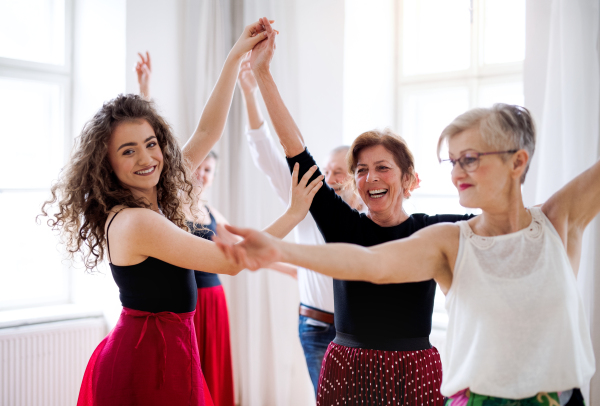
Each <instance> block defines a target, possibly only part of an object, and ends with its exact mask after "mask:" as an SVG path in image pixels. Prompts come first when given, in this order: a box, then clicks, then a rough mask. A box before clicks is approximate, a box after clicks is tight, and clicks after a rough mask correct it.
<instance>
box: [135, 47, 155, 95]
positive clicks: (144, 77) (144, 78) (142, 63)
mask: <svg viewBox="0 0 600 406" xmlns="http://www.w3.org/2000/svg"><path fill="white" fill-rule="evenodd" d="M138 56H139V57H140V60H139V61H137V63H136V64H135V73H136V75H137V81H138V86H139V88H140V95H141V96H142V97H143V98H144V99H146V100H150V79H151V78H152V60H151V59H150V53H149V52H148V51H146V57H144V55H142V54H141V53H139V52H138Z"/></svg>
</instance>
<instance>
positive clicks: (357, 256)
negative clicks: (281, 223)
mask: <svg viewBox="0 0 600 406" xmlns="http://www.w3.org/2000/svg"><path fill="white" fill-rule="evenodd" d="M227 228H228V229H229V231H231V232H232V233H234V234H238V235H240V236H242V237H244V241H242V242H241V243H239V244H236V245H228V244H224V243H223V242H222V241H220V240H216V241H215V242H217V245H218V246H219V248H220V249H221V250H222V251H223V252H224V253H225V255H226V256H227V257H228V258H229V259H230V260H231V261H232V262H233V263H235V264H238V265H243V266H244V267H246V268H248V269H257V268H260V267H265V266H268V264H269V263H271V262H286V263H290V264H294V265H298V266H301V267H303V268H307V269H312V270H314V271H316V272H319V273H322V274H324V275H329V276H332V277H333V278H335V279H341V280H361V281H368V282H374V283H405V282H419V281H425V280H430V279H435V280H436V281H437V282H438V283H439V284H440V286H441V287H442V289H443V290H444V291H448V289H449V288H450V285H451V283H452V270H453V266H454V262H455V260H456V253H457V251H458V237H459V235H458V233H459V231H458V227H457V226H456V225H453V224H439V225H433V226H431V227H427V228H425V229H423V230H421V231H419V232H417V233H415V234H414V235H413V236H411V237H409V238H405V239H402V240H397V241H392V242H388V243H386V244H381V245H378V246H374V247H370V248H366V247H361V246H358V245H354V244H325V245H299V244H292V243H288V242H285V241H281V240H277V239H274V238H273V237H271V236H269V235H267V234H264V233H260V232H258V231H255V230H251V229H240V228H237V227H232V226H227Z"/></svg>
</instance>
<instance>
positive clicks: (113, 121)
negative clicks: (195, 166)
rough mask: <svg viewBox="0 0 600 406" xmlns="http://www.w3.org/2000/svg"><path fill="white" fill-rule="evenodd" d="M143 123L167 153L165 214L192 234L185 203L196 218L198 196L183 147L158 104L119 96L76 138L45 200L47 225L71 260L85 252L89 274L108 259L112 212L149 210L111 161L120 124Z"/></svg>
mask: <svg viewBox="0 0 600 406" xmlns="http://www.w3.org/2000/svg"><path fill="white" fill-rule="evenodd" d="M140 120H145V121H147V122H148V124H150V126H151V127H152V129H153V130H154V133H155V134H156V138H157V140H158V145H159V147H160V148H161V150H162V154H163V169H162V172H161V175H160V179H159V181H158V184H157V185H156V189H157V195H158V204H159V205H160V209H161V210H162V212H163V214H164V215H165V217H166V218H168V219H169V220H171V221H172V222H173V223H175V225H177V226H178V227H179V228H181V229H184V230H186V231H188V227H187V225H186V222H185V214H184V212H183V205H184V204H188V203H189V204H190V208H191V209H192V215H193V216H194V217H195V213H196V212H197V209H196V211H193V209H194V208H195V207H196V206H197V204H196V203H197V196H196V194H195V193H193V185H192V183H191V176H190V172H189V169H188V166H187V164H186V162H185V161H184V158H183V154H182V152H181V148H180V147H179V145H178V143H177V139H176V138H175V136H174V135H173V130H172V129H171V127H170V126H169V124H168V123H167V122H166V121H165V120H164V119H163V118H162V117H161V116H160V115H159V114H158V112H157V111H156V108H155V106H154V103H153V102H151V101H147V100H144V99H143V98H142V97H140V96H138V95H134V94H126V95H123V94H120V95H119V96H117V97H116V98H115V99H112V100H110V101H108V102H105V103H104V105H103V106H102V108H101V109H100V110H98V112H97V113H96V114H95V115H94V117H93V118H92V119H91V120H90V121H88V122H87V123H86V124H85V125H84V127H83V130H82V131H81V134H80V135H79V137H77V139H76V140H75V145H74V146H73V150H72V152H71V158H70V160H69V163H68V164H67V165H66V166H65V167H64V168H63V169H62V170H61V172H60V174H59V179H58V181H57V182H56V183H55V184H54V185H53V186H52V188H51V193H52V198H51V199H49V200H47V201H46V202H44V204H43V205H42V214H41V215H40V216H47V217H49V219H48V221H47V224H48V225H49V226H50V227H52V229H53V230H59V231H60V232H61V235H62V237H63V239H64V243H65V245H66V249H67V253H68V255H69V258H70V259H73V257H74V256H75V254H76V253H81V256H82V259H83V263H84V265H85V267H86V270H88V271H92V270H93V269H94V268H96V267H97V266H98V263H99V262H100V261H102V259H103V258H104V253H105V243H106V236H105V233H104V225H105V223H106V219H107V218H108V215H109V212H110V210H111V209H112V208H113V207H115V206H117V205H122V206H125V207H142V208H150V203H149V202H148V201H147V200H145V199H138V198H135V197H134V196H133V194H132V193H131V191H130V190H129V189H127V188H124V187H123V186H122V185H121V184H120V182H119V180H118V179H117V176H116V175H115V173H114V172H113V170H112V167H111V165H110V163H109V160H108V141H109V138H110V136H111V134H112V132H113V130H114V129H115V128H116V126H117V125H119V124H121V123H125V122H131V121H140ZM57 202H58V204H57V206H58V210H57V212H56V213H55V214H50V215H49V214H48V210H49V208H51V207H52V206H54V204H55V203H57ZM38 217H39V216H38ZM82 247H85V248H84V249H82Z"/></svg>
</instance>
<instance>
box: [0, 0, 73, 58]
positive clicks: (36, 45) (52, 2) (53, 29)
mask: <svg viewBox="0 0 600 406" xmlns="http://www.w3.org/2000/svg"><path fill="white" fill-rule="evenodd" d="M0 57H4V58H11V59H20V60H25V61H32V62H40V63H47V64H53V65H63V64H64V63H65V0H26V1H18V0H0Z"/></svg>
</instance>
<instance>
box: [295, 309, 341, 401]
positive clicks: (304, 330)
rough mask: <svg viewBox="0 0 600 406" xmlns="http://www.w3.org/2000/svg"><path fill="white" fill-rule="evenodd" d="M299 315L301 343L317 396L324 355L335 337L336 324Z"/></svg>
mask: <svg viewBox="0 0 600 406" xmlns="http://www.w3.org/2000/svg"><path fill="white" fill-rule="evenodd" d="M298 317H299V319H298V333H299V335H300V344H302V349H303V350H304V357H305V358H306V366H307V367H308V373H309V374H310V380H311V381H312V383H313V387H314V389H315V398H316V397H317V388H318V384H319V375H320V374H321V364H322V363H323V357H324V356H325V351H327V347H328V346H329V343H330V342H332V341H333V339H334V338H335V326H334V325H333V324H328V323H323V322H321V321H317V320H314V319H311V318H310V317H306V316H298ZM311 323H312V324H311ZM314 324H319V325H314Z"/></svg>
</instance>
